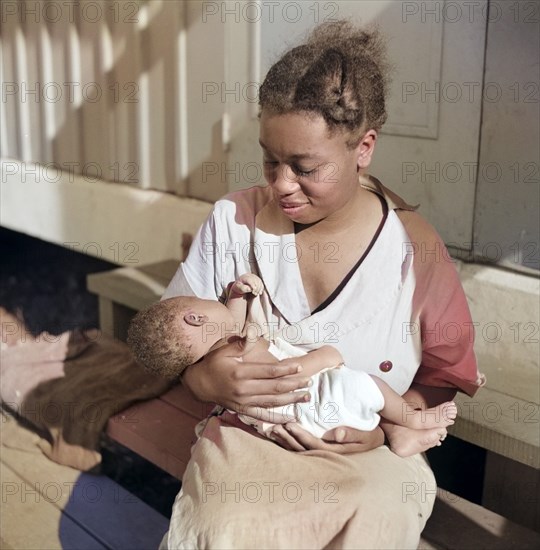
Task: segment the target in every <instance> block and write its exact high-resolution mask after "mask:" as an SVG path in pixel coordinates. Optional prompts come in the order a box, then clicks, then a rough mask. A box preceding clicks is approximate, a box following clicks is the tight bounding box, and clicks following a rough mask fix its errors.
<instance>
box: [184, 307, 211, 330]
mask: <svg viewBox="0 0 540 550" xmlns="http://www.w3.org/2000/svg"><path fill="white" fill-rule="evenodd" d="M184 321H185V322H186V323H187V324H188V325H191V326H192V327H200V326H202V325H204V323H206V322H208V317H207V316H206V315H202V314H200V313H196V312H194V311H188V312H187V313H186V314H185V315H184Z"/></svg>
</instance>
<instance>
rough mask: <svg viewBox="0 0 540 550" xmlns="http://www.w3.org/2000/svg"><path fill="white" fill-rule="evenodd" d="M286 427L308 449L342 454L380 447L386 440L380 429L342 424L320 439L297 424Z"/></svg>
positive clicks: (299, 443)
mask: <svg viewBox="0 0 540 550" xmlns="http://www.w3.org/2000/svg"><path fill="white" fill-rule="evenodd" d="M285 428H286V431H287V433H288V434H289V435H291V436H292V437H294V439H295V441H296V442H297V444H298V445H300V446H302V447H303V448H304V449H308V450H322V451H332V452H334V453H340V454H348V453H358V452H364V451H368V450H370V449H374V448H375V447H379V446H380V445H382V443H383V442H384V435H383V434H382V430H380V429H376V430H373V431H371V432H363V431H360V430H355V429H353V428H347V427H343V426H340V427H339V428H334V429H333V430H330V431H328V432H326V433H325V434H324V436H323V437H324V439H319V438H318V437H315V436H313V435H311V434H310V433H309V432H307V431H306V430H304V429H303V428H301V427H300V426H298V425H297V424H286V426H285ZM340 440H341V441H340Z"/></svg>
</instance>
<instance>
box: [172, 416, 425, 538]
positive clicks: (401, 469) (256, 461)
mask: <svg viewBox="0 0 540 550" xmlns="http://www.w3.org/2000/svg"><path fill="white" fill-rule="evenodd" d="M434 493H435V479H434V477H433V473H432V472H431V470H430V468H429V466H427V464H426V461H425V459H424V458H423V457H422V456H420V455H416V456H414V457H410V458H400V457H398V456H396V455H394V454H393V453H392V452H390V451H389V449H388V448H387V447H380V448H378V449H374V450H372V451H369V452H367V453H357V454H352V455H339V454H336V453H331V452H327V451H306V452H304V453H293V452H290V451H286V450H284V449H282V448H281V447H279V446H277V445H276V444H274V443H272V442H271V441H268V440H266V439H263V438H261V437H258V436H257V435H254V434H253V433H251V431H250V429H246V427H245V425H243V424H242V423H241V422H240V421H238V420H237V418H236V417H235V416H234V415H231V414H229V413H225V414H224V415H223V416H221V417H212V418H211V419H210V420H209V422H208V424H207V425H206V427H205V429H204V432H203V433H202V435H201V437H200V439H199V441H198V442H197V443H196V445H195V446H194V447H193V449H192V458H191V460H190V463H189V464H188V467H187V469H186V472H185V474H184V479H183V484H182V491H181V493H180V494H179V495H178V497H177V499H176V502H175V504H174V507H173V515H172V517H171V525H170V529H169V534H168V543H167V545H168V546H167V547H168V548H170V549H173V548H220V549H222V548H416V547H417V545H418V542H419V539H420V533H421V531H422V529H423V527H424V525H425V522H426V521H427V518H428V517H429V515H430V513H431V510H432V507H433V502H434V500H435V494H434Z"/></svg>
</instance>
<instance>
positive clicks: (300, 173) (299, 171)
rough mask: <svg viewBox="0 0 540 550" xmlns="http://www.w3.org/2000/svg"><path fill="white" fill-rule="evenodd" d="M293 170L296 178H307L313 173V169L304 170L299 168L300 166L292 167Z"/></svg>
mask: <svg viewBox="0 0 540 550" xmlns="http://www.w3.org/2000/svg"><path fill="white" fill-rule="evenodd" d="M293 170H294V173H295V174H296V175H297V176H303V177H306V176H309V175H310V174H313V172H315V169H313V170H305V169H303V168H301V167H300V166H294V167H293Z"/></svg>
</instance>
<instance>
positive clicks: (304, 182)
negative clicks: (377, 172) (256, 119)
mask: <svg viewBox="0 0 540 550" xmlns="http://www.w3.org/2000/svg"><path fill="white" fill-rule="evenodd" d="M376 137H377V134H376V133H375V132H374V131H373V130H370V131H369V132H367V133H366V134H365V135H364V137H363V138H362V139H361V140H360V143H359V144H358V146H357V147H356V148H354V149H350V148H348V147H347V145H346V139H347V136H346V135H345V134H342V133H339V132H338V133H335V135H333V136H330V135H329V133H328V127H327V125H326V122H325V121H324V119H323V118H322V117H321V116H319V115H314V116H311V115H306V114H302V113H288V114H284V115H275V114H272V113H268V112H265V111H264V109H263V111H262V113H261V120H260V140H259V142H260V144H261V147H262V149H263V160H264V175H265V178H266V181H267V182H268V184H269V185H270V186H271V187H272V190H273V192H274V197H275V199H276V202H277V203H278V204H279V207H280V208H281V210H282V212H283V213H284V214H285V215H286V216H287V217H288V218H289V219H291V220H292V221H294V222H297V223H301V224H310V223H315V222H317V221H320V220H322V219H325V218H329V217H330V218H333V217H337V216H339V215H340V212H341V210H342V209H343V208H344V207H345V206H346V205H347V204H348V203H350V201H351V200H352V199H353V198H355V197H356V194H357V192H358V188H359V185H358V174H359V172H362V171H363V170H364V169H365V168H367V166H368V165H369V162H370V160H371V154H372V152H373V148H374V143H375V139H376Z"/></svg>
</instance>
